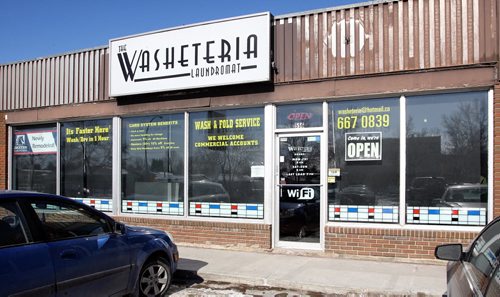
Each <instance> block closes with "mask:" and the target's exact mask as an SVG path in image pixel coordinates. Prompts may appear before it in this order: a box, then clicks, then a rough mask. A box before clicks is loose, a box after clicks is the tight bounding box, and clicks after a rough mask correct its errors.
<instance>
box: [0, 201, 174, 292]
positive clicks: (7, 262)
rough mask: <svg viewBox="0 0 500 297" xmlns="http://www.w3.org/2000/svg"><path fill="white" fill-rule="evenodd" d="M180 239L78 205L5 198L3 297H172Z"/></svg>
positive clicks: (0, 265) (0, 256)
mask: <svg viewBox="0 0 500 297" xmlns="http://www.w3.org/2000/svg"><path fill="white" fill-rule="evenodd" d="M178 259H179V254H178V251H177V246H176V245H175V244H174V242H173V240H172V237H171V236H170V235H169V234H168V233H166V232H164V231H159V230H154V229H149V228H144V227H133V226H126V225H124V224H122V223H119V222H116V221H114V220H113V219H112V218H110V217H109V216H107V215H105V214H103V213H101V212H99V211H97V210H95V209H93V208H91V207H89V206H87V205H84V204H82V203H79V202H76V201H74V200H72V199H68V198H64V197H61V196H56V195H49V194H40V193H32V192H18V191H5V192H0V296H1V297H3V296H71V297H75V296H124V295H127V296H164V295H165V294H166V292H167V290H168V288H169V286H170V283H171V279H172V274H173V273H174V272H175V270H176V268H177V262H178Z"/></svg>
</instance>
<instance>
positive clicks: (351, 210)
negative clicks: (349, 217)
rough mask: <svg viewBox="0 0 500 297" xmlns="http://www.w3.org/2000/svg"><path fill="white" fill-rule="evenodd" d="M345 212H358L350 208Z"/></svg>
mask: <svg viewBox="0 0 500 297" xmlns="http://www.w3.org/2000/svg"><path fill="white" fill-rule="evenodd" d="M347 212H358V209H357V208H351V207H349V208H348V209H347Z"/></svg>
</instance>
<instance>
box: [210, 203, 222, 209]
mask: <svg viewBox="0 0 500 297" xmlns="http://www.w3.org/2000/svg"><path fill="white" fill-rule="evenodd" d="M209 208H210V209H220V205H219V204H210V207H209Z"/></svg>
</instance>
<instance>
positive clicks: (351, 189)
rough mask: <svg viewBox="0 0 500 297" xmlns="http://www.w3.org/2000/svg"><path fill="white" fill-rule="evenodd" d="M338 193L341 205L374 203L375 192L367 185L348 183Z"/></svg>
mask: <svg viewBox="0 0 500 297" xmlns="http://www.w3.org/2000/svg"><path fill="white" fill-rule="evenodd" d="M338 194H339V195H338V196H339V199H340V204H342V205H375V192H374V191H373V190H372V189H370V188H369V187H368V186H367V185H350V186H347V187H345V188H343V189H342V190H341V191H340V192H339V193H338Z"/></svg>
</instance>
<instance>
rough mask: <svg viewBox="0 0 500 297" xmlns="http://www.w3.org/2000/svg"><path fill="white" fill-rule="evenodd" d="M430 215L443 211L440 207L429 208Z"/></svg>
mask: <svg viewBox="0 0 500 297" xmlns="http://www.w3.org/2000/svg"><path fill="white" fill-rule="evenodd" d="M428 213H429V214H430V215H438V214H440V213H441V212H440V211H439V209H429V212H428Z"/></svg>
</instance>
